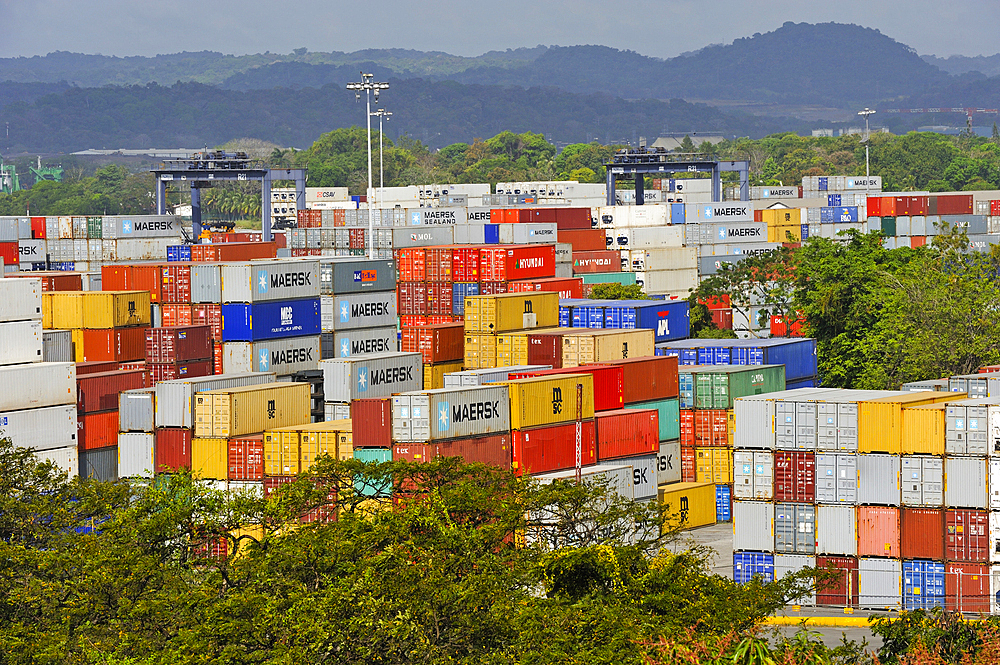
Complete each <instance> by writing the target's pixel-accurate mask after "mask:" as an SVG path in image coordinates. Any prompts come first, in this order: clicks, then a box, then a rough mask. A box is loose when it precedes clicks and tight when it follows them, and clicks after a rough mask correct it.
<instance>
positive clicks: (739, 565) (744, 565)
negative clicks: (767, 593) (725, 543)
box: [733, 552, 774, 584]
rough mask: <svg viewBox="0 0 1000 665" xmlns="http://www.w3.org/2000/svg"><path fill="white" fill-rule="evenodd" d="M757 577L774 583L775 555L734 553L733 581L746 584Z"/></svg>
mask: <svg viewBox="0 0 1000 665" xmlns="http://www.w3.org/2000/svg"><path fill="white" fill-rule="evenodd" d="M755 577H761V578H762V579H763V581H764V582H773V581H774V555H773V554H768V553H766V552H733V580H735V581H736V583H737V584H746V583H747V582H749V581H751V580H752V579H753V578H755Z"/></svg>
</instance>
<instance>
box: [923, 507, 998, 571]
mask: <svg viewBox="0 0 1000 665" xmlns="http://www.w3.org/2000/svg"><path fill="white" fill-rule="evenodd" d="M944 527H945V551H944V557H943V558H944V559H946V560H948V561H967V562H969V563H986V562H988V561H989V560H990V514H989V513H988V512H986V511H985V510H967V509H956V508H949V509H948V510H947V511H945V517H944ZM935 558H940V557H935Z"/></svg>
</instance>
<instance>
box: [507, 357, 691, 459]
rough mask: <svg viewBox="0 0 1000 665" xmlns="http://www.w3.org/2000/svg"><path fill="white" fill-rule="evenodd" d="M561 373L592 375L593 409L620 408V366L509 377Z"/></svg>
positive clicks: (569, 369) (519, 376)
mask: <svg viewBox="0 0 1000 665" xmlns="http://www.w3.org/2000/svg"><path fill="white" fill-rule="evenodd" d="M563 374H590V375H591V376H593V377H594V410H595V411H612V410H618V409H621V408H622V406H623V404H624V402H623V399H622V395H623V390H624V381H623V376H624V374H623V371H622V369H621V367H617V366H610V365H609V366H599V365H594V366H589V367H574V368H564V369H547V370H537V371H533V372H517V373H514V372H511V374H510V377H509V378H511V379H526V378H530V377H535V376H559V375H563ZM666 438H675V437H666ZM657 440H659V439H657ZM637 454H638V453H637Z"/></svg>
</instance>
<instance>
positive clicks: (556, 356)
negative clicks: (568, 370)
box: [527, 327, 587, 368]
mask: <svg viewBox="0 0 1000 665" xmlns="http://www.w3.org/2000/svg"><path fill="white" fill-rule="evenodd" d="M586 332H587V330H586V329H572V328H565V327H562V328H559V330H558V331H557V332H556V331H550V332H537V333H532V334H530V335H528V337H527V344H528V364H529V365H548V366H550V367H554V368H561V367H562V366H563V364H562V363H563V340H564V339H565V338H566V337H568V336H570V335H581V334H585V333H586Z"/></svg>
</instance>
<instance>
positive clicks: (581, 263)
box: [573, 250, 622, 275]
mask: <svg viewBox="0 0 1000 665" xmlns="http://www.w3.org/2000/svg"><path fill="white" fill-rule="evenodd" d="M621 271H622V257H621V254H620V253H619V252H615V251H611V250H602V251H596V252H573V274H574V275H578V274H580V273H588V272H621Z"/></svg>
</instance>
